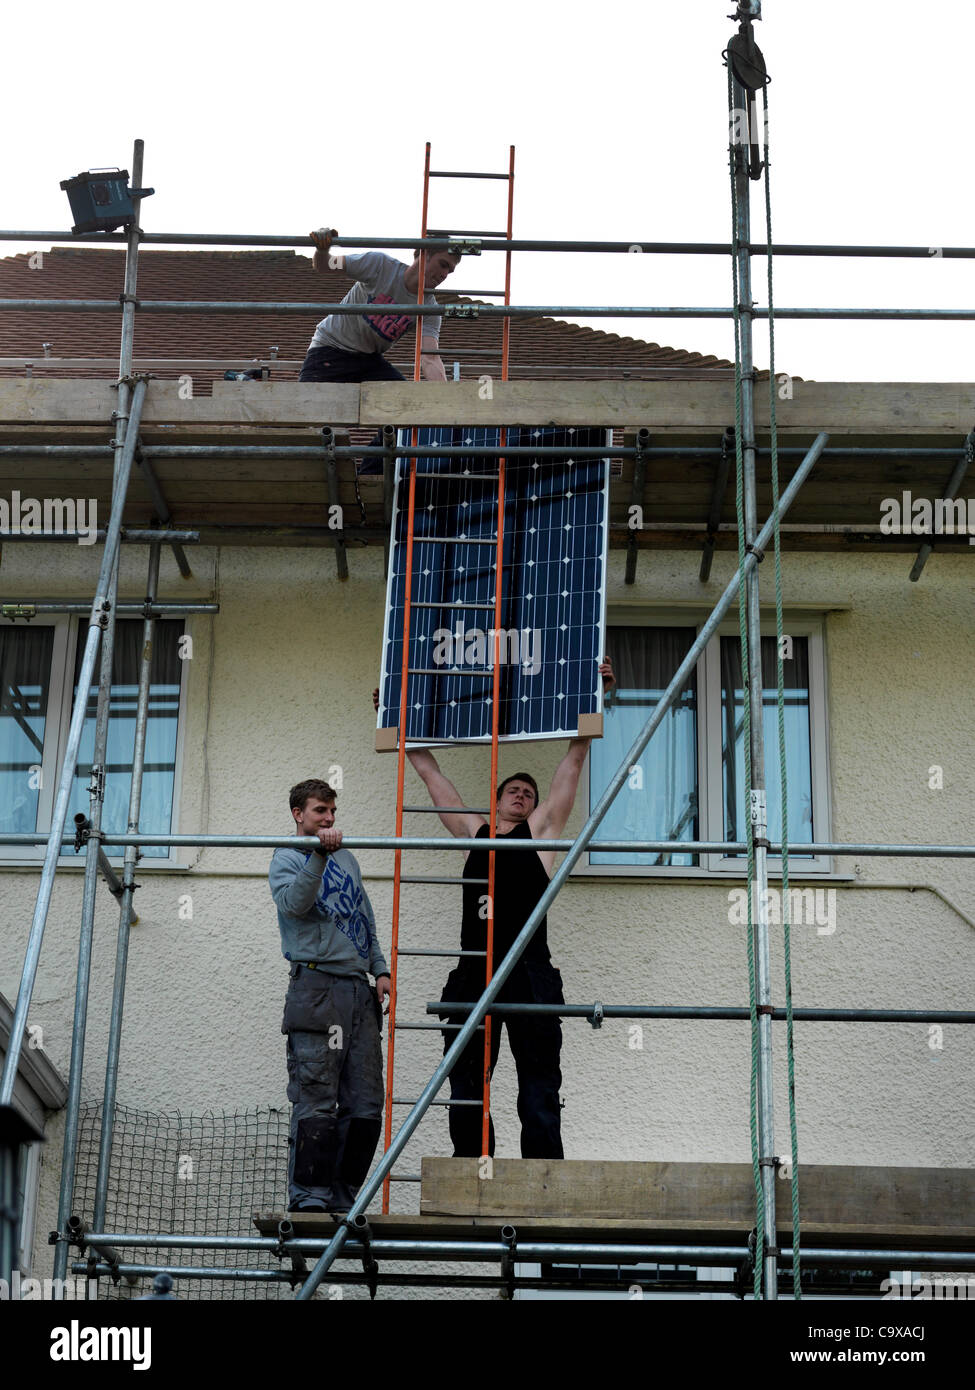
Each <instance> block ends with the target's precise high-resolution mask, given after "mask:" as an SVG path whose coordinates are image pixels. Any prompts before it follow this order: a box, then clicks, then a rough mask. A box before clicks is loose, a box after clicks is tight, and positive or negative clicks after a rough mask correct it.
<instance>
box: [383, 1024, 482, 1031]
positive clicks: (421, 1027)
mask: <svg viewBox="0 0 975 1390" xmlns="http://www.w3.org/2000/svg"><path fill="white" fill-rule="evenodd" d="M463 1026H464V1025H463V1024H462V1023H397V1025H396V1027H395V1028H394V1029H393V1031H394V1032H395V1033H398V1032H399V1030H400V1029H401V1028H410V1029H412V1030H413V1031H414V1032H418V1033H434V1032H436V1033H442V1032H443V1031H444V1029H445V1028H450V1029H452V1030H453V1031H454V1032H458V1031H459V1030H460V1029H461V1028H463ZM474 1032H475V1033H483V1032H484V1024H483V1023H479V1024H478V1025H477V1027H476V1028H475V1029H474Z"/></svg>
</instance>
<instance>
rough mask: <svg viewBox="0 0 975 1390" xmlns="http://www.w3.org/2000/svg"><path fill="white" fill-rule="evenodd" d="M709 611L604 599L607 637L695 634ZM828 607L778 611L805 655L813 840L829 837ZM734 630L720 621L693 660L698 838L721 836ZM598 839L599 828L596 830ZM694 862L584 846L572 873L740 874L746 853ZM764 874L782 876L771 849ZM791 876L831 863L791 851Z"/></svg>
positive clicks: (815, 873) (819, 873)
mask: <svg viewBox="0 0 975 1390" xmlns="http://www.w3.org/2000/svg"><path fill="white" fill-rule="evenodd" d="M709 612H710V610H709V609H707V608H704V607H700V606H698V605H695V606H693V607H690V606H688V607H686V608H683V607H673V606H672V607H661V608H655V607H654V606H652V605H650V604H639V605H636V604H634V605H633V606H630V605H626V606H620V607H616V606H614V605H613V604H610V607H609V612H608V614H607V619H606V631H607V639H608V637H609V634H610V633H611V632H612V629H613V628H614V627H683V628H691V627H693V628H694V629H695V630H696V634H697V635H699V634H700V630H701V628H702V626H703V624H704V623H705V622H706V620H707V618H708V616H709ZM826 615H827V610H826V609H825V608H824V609H817V610H815V611H812V612H811V611H809V610H795V609H792V610H790V609H786V610H784V611H783V625H784V630H785V632H786V633H788V635H790V636H794V637H805V638H806V639H807V642H808V648H807V650H808V654H809V753H810V767H811V775H812V798H813V825H814V827H815V835H816V840H817V841H819V842H821V843H822V842H829V841H830V840H831V839H832V781H831V773H830V760H829V718H828V713H829V686H828V678H829V672H828V664H827V653H826ZM760 631H761V635H762V636H763V637H765V636H774V635H775V610H774V607H773V608H770V609H766V607H765V605H763V606H762V611H761V621H760ZM729 636H733V637H737V636H738V621H737V617H736V616H732V617H730V618H728V619H727V620H725V621H724V622H722V623H721V624H720V625H719V627H718V629H717V631H716V632H715V633H714V634H713V635H712V637H711V640H710V641H709V642H708V645H707V647H706V648H705V651H704V652H703V653H702V655H701V656H700V657H699V658H698V662H697V666H696V672H697V692H698V708H697V770H698V784H697V793H698V823H699V827H700V832H699V838H700V839H701V840H712V841H714V840H723V839H724V838H725V835H724V809H723V776H722V762H721V660H720V640H721V638H722V637H729ZM585 795H586V798H587V799H586V806H587V807H589V808H591V807H592V760H591V758H587V759H586V771H585ZM596 838H597V839H598V838H599V831H597V832H596ZM698 857H699V860H700V862H699V863H698V864H684V865H672V864H660V865H650V864H593V863H592V862H591V859H592V856H591V853H590V852H589V850H588V849H587V850H586V852H585V854H584V855H582V856H580V860H579V863H578V864H577V865H576V866H575V868H574V869H573V871H572V874H573V877H576V876H578V877H586V878H588V877H599V878H604V877H605V878H636V879H647V878H652V879H662V878H695V879H710V880H715V879H717V880H721V879H728V878H741V879H743V878H745V877H746V876H747V864H746V861H745V859H744V858H737V857H732V856H731V855H723V854H701V855H699V856H698ZM768 873H769V876H770V877H772V878H781V875H782V858H781V855H769V858H768ZM789 873H790V878H793V879H796V878H806V877H809V878H824V877H833V876H835V873H834V861H833V858H832V856H830V855H816V856H814V857H813V858H811V859H807V858H803V859H798V858H796V857H794V855H792V854H790V856H789Z"/></svg>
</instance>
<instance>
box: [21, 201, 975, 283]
mask: <svg viewBox="0 0 975 1390" xmlns="http://www.w3.org/2000/svg"><path fill="white" fill-rule="evenodd" d="M500 177H505V178H506V177H507V175H501V176H500ZM125 239H126V238H125V234H124V233H123V232H88V233H82V234H80V235H78V236H75V235H74V234H73V233H72V232H61V231H54V232H51V231H2V230H0V241H50V242H66V243H68V244H69V245H71V246H76V245H78V244H79V243H84V242H91V243H94V244H97V245H99V246H104V245H105V243H106V242H124V241H125ZM458 240H461V241H463V240H464V238H458V237H457V236H430V237H375V236H351V235H350V236H334V237H332V239H331V244H332V245H333V246H343V247H346V248H349V247H353V246H355V247H359V248H360V249H361V250H373V251H417V250H427V251H447V250H450V248H451V247H454V246H456V245H457V243H458ZM141 241H142V244H143V246H280V247H282V248H285V249H287V248H294V247H296V246H300V247H304V248H307V247H308V242H309V237H308V234H307V233H304V234H299V235H298V236H272V235H265V234H262V233H255V234H253V235H251V234H247V233H242V232H227V233H225V234H224V233H220V232H143V233H142V236H141ZM477 245H478V246H479V248H480V250H482V251H566V252H573V251H588V252H595V253H598V254H602V255H614V254H622V255H631V254H633V253H634V252H642V253H643V254H645V255H648V256H652V255H659V256H730V255H731V246H730V245H729V244H728V242H726V241H640V240H639V239H637V238H634V239H633V240H632V241H539V240H530V239H529V240H525V239H517V238H516V239H510V238H503V237H488V238H480V239H478V241H477ZM748 250H749V251H750V252H751V254H752V255H753V256H765V255H767V254H768V247H767V246H766V244H765V243H764V242H758V241H756V242H752V243H750V244H749V246H748ZM775 254H776V255H777V256H854V257H862V256H867V257H871V256H877V257H881V258H884V257H888V258H889V257H895V258H907V259H913V260H919V261H930V260H933V259H937V260H949V261H950V260H973V259H975V247H973V246H887V245H883V244H877V245H856V244H854V243H850V244H844V243H840V242H834V243H830V242H824V243H822V244H821V245H818V244H816V243H814V242H783V244H782V245H781V246H779V245H776V247H775ZM266 307H267V306H266V305H265V308H266Z"/></svg>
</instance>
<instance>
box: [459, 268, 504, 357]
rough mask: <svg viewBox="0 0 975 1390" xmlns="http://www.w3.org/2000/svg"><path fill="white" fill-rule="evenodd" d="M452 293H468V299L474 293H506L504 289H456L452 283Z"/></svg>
mask: <svg viewBox="0 0 975 1390" xmlns="http://www.w3.org/2000/svg"><path fill="white" fill-rule="evenodd" d="M450 293H451V294H457V295H466V296H467V298H468V299H472V298H473V297H474V295H476V294H490V295H499V294H504V290H455V289H454V287H453V285H451V287H450ZM448 355H449V354H448Z"/></svg>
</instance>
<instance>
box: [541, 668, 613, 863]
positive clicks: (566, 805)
mask: <svg viewBox="0 0 975 1390" xmlns="http://www.w3.org/2000/svg"><path fill="white" fill-rule="evenodd" d="M599 674H600V675H601V676H602V678H603V690H604V691H605V690H608V689H609V688H610V687H611V686H613V685H615V684H616V677H615V676H614V675H613V667H612V665H611V663H610V662H608V661H603V662H601V663H600V667H599ZM590 743H592V739H591V738H574V739H570V741H569V748H568V751H567V753H566V755H565V757H564V758H563V759H562V761H561V762H560V763H559V765H558V767H557V768H556V769H555V774H554V776H553V777H552V785H551V787H549V792H548V796H547V797H546V798H545V800H544V801H543V802H541V804H540V805H539V806H538V807H536V809H535V810H534V811H533V812H532V814H531V816H530V817H529V824H530V825H531V828H532V834H533V835H534V836H535V838H536V839H543V838H544V839H548V840H557V839H558V838H559V836H560V835H561V834H562V831H563V830H564V829H565V827H566V825H567V823H568V820H569V817H570V815H571V814H572V807H573V806H574V805H575V799H576V792H577V791H578V790H579V778H580V776H581V775H582V768H583V765H584V763H585V761H586V754H587V753H588V752H589V745H590Z"/></svg>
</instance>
